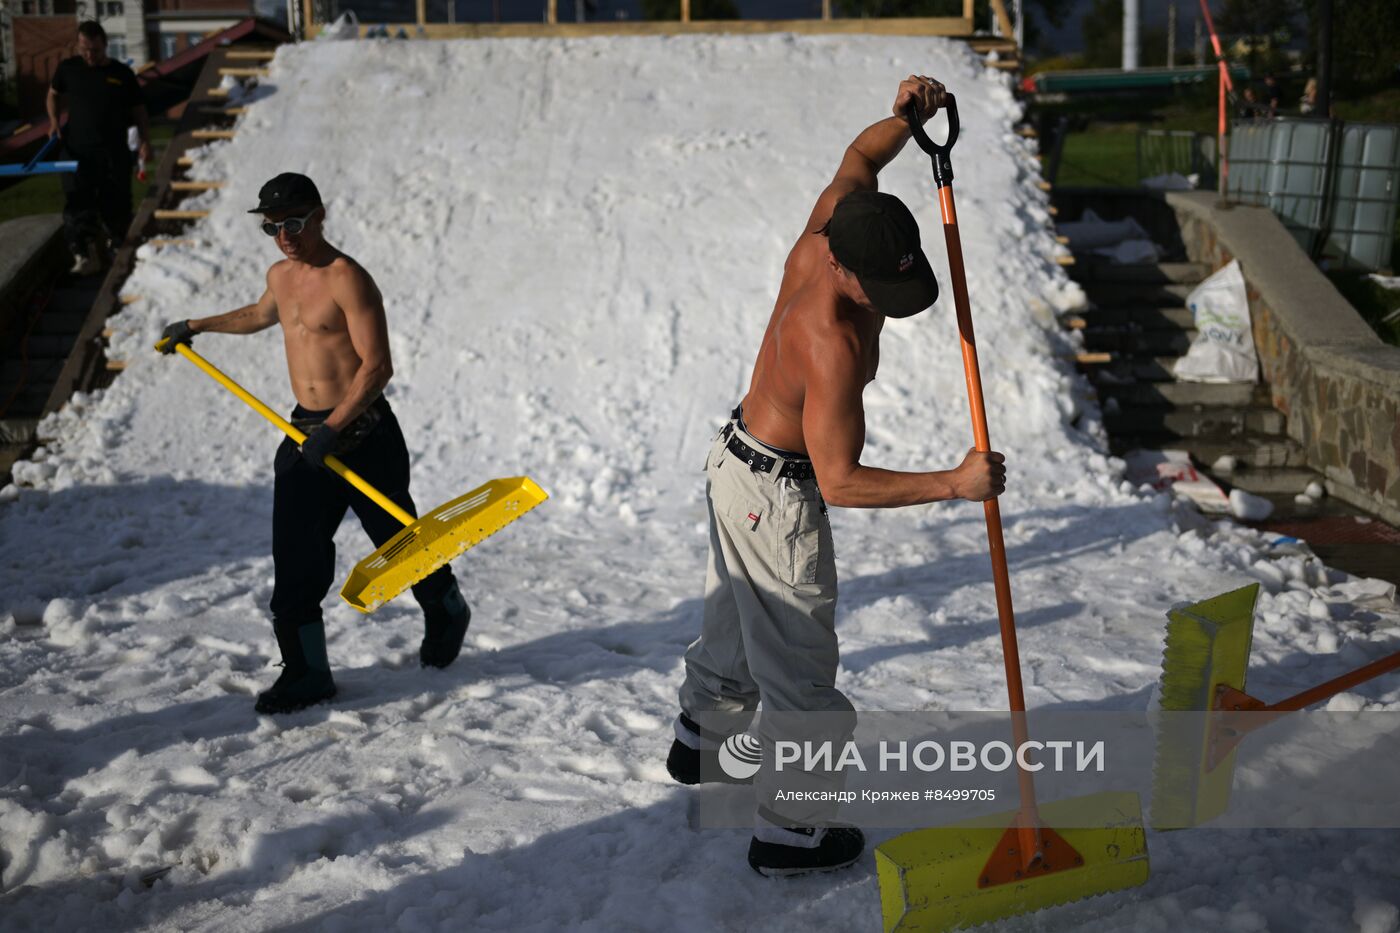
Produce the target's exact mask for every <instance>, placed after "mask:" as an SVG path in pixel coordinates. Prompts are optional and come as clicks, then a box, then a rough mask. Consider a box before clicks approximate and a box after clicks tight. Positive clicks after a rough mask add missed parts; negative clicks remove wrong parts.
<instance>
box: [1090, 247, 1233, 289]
mask: <svg viewBox="0 0 1400 933" xmlns="http://www.w3.org/2000/svg"><path fill="white" fill-rule="evenodd" d="M1070 248H1071V249H1073V248H1074V243H1073V242H1071V243H1070ZM1069 275H1070V278H1072V279H1074V280H1075V281H1077V282H1084V283H1089V282H1102V283H1108V282H1119V283H1123V284H1131V285H1191V286H1195V285H1198V284H1200V282H1202V281H1203V280H1204V279H1205V278H1206V277H1207V276H1208V275H1210V266H1209V265H1207V264H1206V263H1203V262H1150V263H1149V262H1144V263H1130V264H1127V265H1123V264H1119V263H1115V262H1112V261H1109V260H1107V259H1105V258H1104V257H1102V256H1092V255H1076V261H1075V264H1074V265H1073V266H1070V267H1069Z"/></svg>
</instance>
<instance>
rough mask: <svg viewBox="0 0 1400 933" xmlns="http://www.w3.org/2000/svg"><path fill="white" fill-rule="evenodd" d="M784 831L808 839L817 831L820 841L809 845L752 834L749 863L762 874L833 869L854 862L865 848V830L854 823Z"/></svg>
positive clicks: (785, 875)
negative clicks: (794, 843) (786, 843)
mask: <svg viewBox="0 0 1400 933" xmlns="http://www.w3.org/2000/svg"><path fill="white" fill-rule="evenodd" d="M783 833H791V834H793V838H794V839H797V838H799V837H803V836H805V837H806V838H807V839H811V838H812V837H814V836H816V835H817V834H821V835H820V841H819V842H817V844H816V845H815V846H812V847H810V848H809V847H805V846H800V845H784V844H783V843H781V842H776V841H766V840H760V839H759V838H758V836H757V835H755V836H754V838H753V841H751V842H750V843H749V865H750V867H752V868H753V870H754V871H756V872H758V873H759V874H760V875H763V876H764V877H767V878H791V877H794V876H796V875H807V874H811V873H813V872H819V871H835V870H836V869H838V868H845V867H846V866H847V865H854V864H855V863H856V861H858V860H859V859H860V856H861V853H862V852H864V851H865V833H863V832H861V831H860V830H858V829H856V828H855V827H854V826H836V827H832V828H830V829H816V828H813V827H811V826H806V827H802V826H794V827H786V828H784V829H783Z"/></svg>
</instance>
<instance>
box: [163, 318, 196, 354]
mask: <svg viewBox="0 0 1400 933" xmlns="http://www.w3.org/2000/svg"><path fill="white" fill-rule="evenodd" d="M160 336H161V339H162V340H164V341H165V343H163V344H161V347H160V352H162V353H164V354H166V355H167V356H168V355H170V354H171V353H174V352H175V347H176V345H177V344H182V343H183V344H184V345H185V346H187V347H188V346H192V345H193V344H194V328H192V327H190V322H189V321H174V322H172V323H170V324H167V325H165V330H163V331H161V332H160Z"/></svg>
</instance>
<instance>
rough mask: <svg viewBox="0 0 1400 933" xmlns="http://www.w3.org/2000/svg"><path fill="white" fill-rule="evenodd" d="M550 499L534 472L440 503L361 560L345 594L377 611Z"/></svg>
mask: <svg viewBox="0 0 1400 933" xmlns="http://www.w3.org/2000/svg"><path fill="white" fill-rule="evenodd" d="M547 498H549V496H548V494H546V493H545V491H544V490H543V489H541V488H540V487H539V486H538V485H536V483H535V481H534V480H532V479H530V478H529V477H528V476H515V477H511V478H509V479H493V480H491V481H490V482H488V483H485V484H484V485H482V486H478V487H477V488H476V489H473V490H472V491H471V492H469V493H467V494H466V495H464V496H460V497H458V498H456V499H453V500H452V501H451V502H448V503H447V504H446V505H441V506H438V507H437V508H436V509H433V510H432V511H431V512H429V513H428V514H427V515H424V516H423V517H422V518H420V519H418V520H417V521H416V522H414V523H413V524H412V525H409V526H407V527H406V528H404V530H403V531H400V532H399V533H398V534H396V535H394V537H392V538H390V539H389V540H388V541H386V542H385V543H384V546H383V547H381V548H380V549H379V550H377V551H375V552H374V553H373V554H371V555H370V556H369V557H366V558H365V559H364V560H362V561H360V562H359V563H358V564H356V565H355V569H354V570H352V571H351V572H350V578H349V579H348V580H346V581H345V586H344V587H342V588H341V590H340V595H341V597H342V598H343V599H344V600H345V601H346V602H348V603H349V604H350V605H352V606H354V607H355V608H356V609H358V610H360V611H361V612H373V611H374V610H376V609H378V608H379V607H380V606H382V605H384V604H385V603H387V602H388V601H389V600H391V599H393V598H394V597H395V596H397V595H399V594H400V593H402V592H403V591H404V590H406V589H408V588H409V587H410V586H412V585H413V584H415V583H417V582H418V581H419V580H422V579H423V578H424V577H426V576H427V575H428V574H430V573H432V572H433V571H434V570H437V569H438V568H439V567H441V566H443V565H444V564H446V563H447V562H448V561H450V560H452V558H454V557H456V556H457V555H458V554H461V553H462V552H463V551H465V550H467V549H468V548H471V547H474V546H476V545H477V544H479V543H481V542H482V541H484V540H485V539H487V538H489V537H491V535H493V534H495V533H496V532H498V531H500V530H501V529H502V528H504V527H505V526H506V525H509V524H510V523H511V522H513V521H515V520H516V519H517V518H519V517H520V516H522V515H524V514H525V513H526V512H528V511H530V510H531V509H533V508H534V507H535V506H537V505H539V504H540V503H541V502H543V501H544V500H545V499H547Z"/></svg>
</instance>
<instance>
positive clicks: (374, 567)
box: [156, 340, 549, 612]
mask: <svg viewBox="0 0 1400 933" xmlns="http://www.w3.org/2000/svg"><path fill="white" fill-rule="evenodd" d="M164 343H165V341H164V340H162V341H161V343H159V344H157V345H156V348H157V349H160V348H161V346H162V345H163V344H164ZM175 350H176V352H178V353H179V354H180V355H181V356H183V357H184V358H185V359H187V360H189V361H190V362H191V363H193V364H194V365H196V366H198V367H199V368H200V369H202V370H204V372H205V373H207V374H208V375H209V376H210V377H212V378H213V379H214V381H215V382H217V383H219V384H220V385H222V386H223V387H224V388H225V389H228V390H229V391H230V392H232V393H233V394H234V395H236V396H238V397H239V398H240V399H242V400H243V401H244V402H246V403H247V404H248V406H249V407H250V408H252V409H253V410H254V411H256V412H257V413H258V414H260V415H262V416H263V417H264V418H266V419H267V420H268V421H270V422H272V423H273V424H274V425H276V426H277V427H278V428H279V429H280V430H281V431H282V433H284V434H286V435H287V436H288V437H290V438H291V439H292V440H293V441H295V442H296V443H298V444H301V443H302V442H304V441H305V440H306V435H305V434H303V433H302V432H301V431H299V430H297V429H296V428H295V427H294V426H293V425H292V424H290V423H289V422H288V421H287V420H286V419H285V418H283V417H282V416H281V415H279V414H277V412H275V411H273V410H272V409H271V408H269V407H268V406H267V405H265V404H264V403H263V402H262V401H260V400H259V399H257V398H256V397H255V396H253V395H252V393H250V392H249V391H248V390H247V389H245V388H243V387H242V386H241V385H239V384H238V383H236V382H234V381H233V380H232V379H230V378H229V377H228V376H227V375H225V374H224V373H223V372H221V371H220V370H219V369H218V368H217V367H216V366H214V365H213V364H212V363H210V362H209V361H208V360H206V359H205V358H204V357H202V356H200V355H199V354H198V353H196V352H195V351H194V350H193V349H191V348H190V347H189V345H188V344H184V343H181V344H177V345H176V347H175ZM325 463H326V467H327V469H329V470H331V471H332V472H333V473H335V475H337V476H339V477H340V478H341V479H343V480H345V481H346V482H347V483H349V484H350V485H351V486H353V487H355V488H356V489H357V490H359V491H360V492H361V493H363V494H364V495H365V496H367V497H368V498H369V499H370V501H372V502H373V503H374V504H375V505H377V506H379V507H380V508H382V509H383V510H384V511H386V512H388V513H389V514H390V515H392V516H394V518H396V519H398V520H399V521H400V522H402V523H403V526H404V529H403V531H400V532H399V533H398V534H396V535H394V537H392V538H390V539H389V540H388V541H387V542H385V544H384V546H383V547H381V548H379V549H378V550H377V551H375V552H374V553H373V554H371V555H370V556H368V557H366V558H365V559H364V560H362V561H360V562H359V563H358V564H356V565H355V569H354V570H352V571H351V572H350V577H349V579H348V580H346V581H345V586H343V587H342V588H341V590H340V595H341V598H343V599H344V600H345V601H346V602H347V603H349V604H350V605H352V606H354V607H355V608H356V609H358V610H360V611H361V612H373V611H374V610H376V609H378V608H379V607H380V606H382V605H384V604H385V603H387V602H388V601H389V600H391V599H393V598H394V597H395V596H397V595H398V594H400V593H402V592H403V591H404V590H406V589H408V588H409V587H410V586H412V585H413V584H415V583H417V582H418V581H419V580H422V579H423V578H424V577H426V576H427V575H428V574H430V573H432V572H433V571H434V570H436V569H438V568H439V567H441V566H443V565H444V564H446V563H447V562H448V561H450V560H452V558H454V557H456V556H457V555H458V554H461V553H462V552H464V551H466V550H467V549H468V548H471V547H474V546H475V545H477V544H479V543H480V542H482V541H483V540H485V539H486V538H489V537H490V536H491V535H493V534H495V533H496V532H498V531H500V530H501V529H502V528H504V527H505V526H506V525H509V524H510V523H511V522H513V521H515V520H516V519H517V518H519V517H520V516H522V515H524V514H525V513H526V512H528V511H530V510H531V509H533V508H534V507H535V506H537V505H539V504H540V503H541V502H543V501H544V500H545V499H547V498H549V495H548V494H547V493H546V492H545V491H544V490H543V489H541V488H540V487H539V485H538V484H536V483H535V481H534V480H532V479H530V477H528V476H513V477H509V478H506V479H493V480H490V481H489V482H486V483H483V484H482V485H480V486H478V487H477V488H476V489H473V490H472V491H471V492H468V493H466V494H465V495H462V496H458V497H457V498H455V499H453V500H452V501H450V502H447V503H444V504H443V505H440V506H438V507H437V508H435V509H433V510H432V511H431V512H429V513H428V514H427V515H424V516H423V517H422V518H414V517H413V516H412V515H410V514H409V513H408V512H406V511H404V510H403V509H402V508H400V507H399V506H398V505H397V504H396V503H395V502H394V501H393V500H392V499H390V498H389V497H388V496H386V495H384V494H383V493H381V492H380V491H379V490H377V489H375V488H374V487H373V486H371V485H370V484H369V483H368V482H367V481H366V480H365V479H364V477H362V476H360V475H358V474H357V473H355V472H354V471H353V470H351V469H350V468H349V467H347V466H346V465H345V464H344V463H342V462H341V461H340V460H339V459H338V458H336V457H334V456H328V457H326V460H325Z"/></svg>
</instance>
